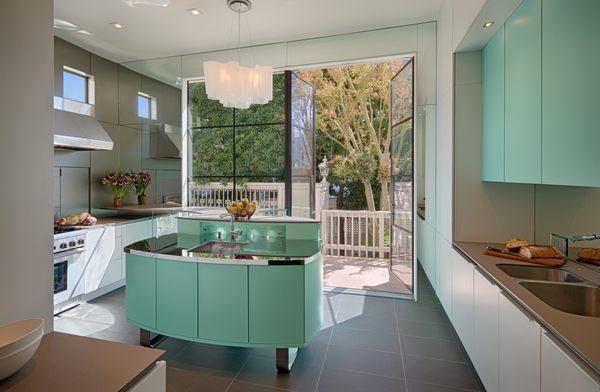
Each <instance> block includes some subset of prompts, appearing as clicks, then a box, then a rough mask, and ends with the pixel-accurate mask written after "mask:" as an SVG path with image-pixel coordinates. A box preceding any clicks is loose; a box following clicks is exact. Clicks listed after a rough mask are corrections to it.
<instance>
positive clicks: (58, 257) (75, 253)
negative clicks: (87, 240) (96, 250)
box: [54, 248, 85, 262]
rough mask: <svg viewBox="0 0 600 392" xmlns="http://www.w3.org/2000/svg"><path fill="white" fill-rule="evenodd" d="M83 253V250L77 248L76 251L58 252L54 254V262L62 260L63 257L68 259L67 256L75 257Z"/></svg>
mask: <svg viewBox="0 0 600 392" xmlns="http://www.w3.org/2000/svg"><path fill="white" fill-rule="evenodd" d="M83 252H85V248H77V249H73V250H66V251H64V252H60V253H55V254H54V261H55V262H56V260H59V259H63V258H65V257H69V256H73V255H77V254H79V253H83Z"/></svg>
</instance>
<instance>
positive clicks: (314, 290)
mask: <svg viewBox="0 0 600 392" xmlns="http://www.w3.org/2000/svg"><path fill="white" fill-rule="evenodd" d="M315 257H316V258H317V259H316V260H315V261H313V262H312V263H309V264H307V265H306V266H305V267H304V304H305V305H304V309H305V316H304V341H305V342H309V341H310V340H311V339H312V337H313V336H315V334H316V333H317V332H319V330H320V329H321V323H322V321H323V309H322V307H323V258H322V256H321V255H317V256H315Z"/></svg>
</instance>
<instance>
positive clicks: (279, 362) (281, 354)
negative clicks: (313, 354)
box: [275, 348, 298, 373]
mask: <svg viewBox="0 0 600 392" xmlns="http://www.w3.org/2000/svg"><path fill="white" fill-rule="evenodd" d="M297 355H298V349H297V348H277V349H275V363H276V366H277V371H278V372H280V373H289V371H290V370H292V365H293V364H294V361H295V360H296V356H297Z"/></svg>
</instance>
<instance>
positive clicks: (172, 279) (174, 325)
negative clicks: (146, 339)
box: [156, 260, 198, 338]
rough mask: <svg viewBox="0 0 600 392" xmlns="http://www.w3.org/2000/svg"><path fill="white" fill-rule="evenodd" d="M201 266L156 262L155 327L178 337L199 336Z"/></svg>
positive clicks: (170, 261)
mask: <svg viewBox="0 0 600 392" xmlns="http://www.w3.org/2000/svg"><path fill="white" fill-rule="evenodd" d="M197 271H198V264H196V263H190V262H185V261H174V260H157V261H156V292H157V302H156V325H157V327H156V328H157V329H158V330H159V331H165V332H167V333H168V334H169V335H171V336H176V337H190V338H197V337H198V272H197Z"/></svg>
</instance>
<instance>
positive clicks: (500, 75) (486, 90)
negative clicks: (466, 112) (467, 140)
mask: <svg viewBox="0 0 600 392" xmlns="http://www.w3.org/2000/svg"><path fill="white" fill-rule="evenodd" d="M482 68H483V69H482V74H483V75H482V77H483V135H482V167H481V179H482V180H483V181H500V182H502V181H504V26H502V27H501V28H500V29H499V30H498V31H497V32H496V34H495V35H494V36H493V37H492V39H490V41H489V42H488V44H487V45H486V46H485V48H483V59H482Z"/></svg>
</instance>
